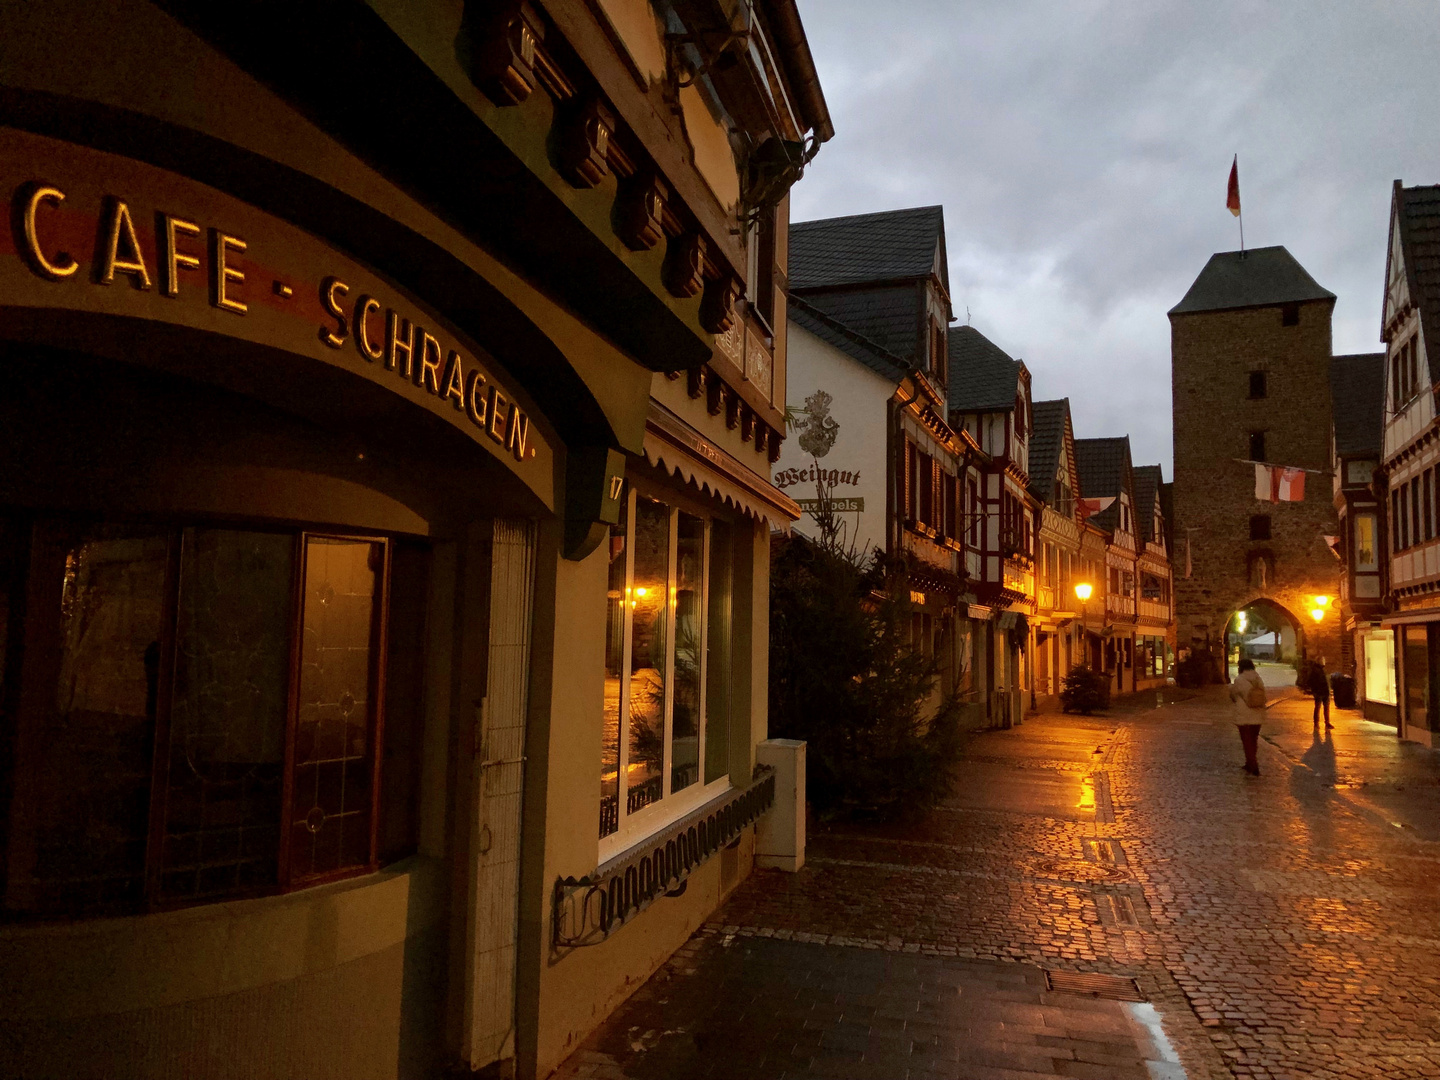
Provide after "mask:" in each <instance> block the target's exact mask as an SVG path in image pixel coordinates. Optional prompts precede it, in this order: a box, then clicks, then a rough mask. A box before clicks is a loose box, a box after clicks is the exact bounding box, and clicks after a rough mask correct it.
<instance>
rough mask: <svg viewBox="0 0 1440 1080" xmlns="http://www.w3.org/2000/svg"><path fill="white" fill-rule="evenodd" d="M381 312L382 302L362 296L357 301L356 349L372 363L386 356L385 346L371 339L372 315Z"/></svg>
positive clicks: (371, 297)
mask: <svg viewBox="0 0 1440 1080" xmlns="http://www.w3.org/2000/svg"><path fill="white" fill-rule="evenodd" d="M379 312H380V301H379V300H376V299H375V298H374V297H373V296H362V297H360V299H359V300H356V301H355V347H356V348H357V349H359V350H360V355H361V356H363V357H364V358H365V359H366V360H369V361H371V362H372V363H373V362H374V361H376V360H379V359H380V358H382V357H383V356H384V355H385V346H384V345H381V344H380V343H378V342H376V341H375V340H374V339H372V338H371V337H370V315H371V314H372V313H375V314H379Z"/></svg>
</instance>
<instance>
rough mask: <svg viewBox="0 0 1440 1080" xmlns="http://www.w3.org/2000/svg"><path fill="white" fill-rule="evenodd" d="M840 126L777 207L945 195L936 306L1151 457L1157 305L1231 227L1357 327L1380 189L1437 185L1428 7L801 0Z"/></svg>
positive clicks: (877, 203)
mask: <svg viewBox="0 0 1440 1080" xmlns="http://www.w3.org/2000/svg"><path fill="white" fill-rule="evenodd" d="M801 13H802V15H803V17H804V19H805V25H806V29H807V32H808V34H809V37H810V44H811V49H812V51H813V52H814V54H815V58H816V63H817V66H818V67H819V70H820V76H821V80H822V83H823V85H824V87H825V92H826V96H827V99H828V100H829V102H830V107H831V112H832V114H833V116H834V119H835V127H836V133H837V134H836V138H835V139H834V141H833V142H831V143H830V144H829V145H828V146H826V147H825V148H824V149H823V151H822V152H821V154H820V156H819V157H818V158H817V159H816V161H815V162H814V163H813V164H812V166H811V168H810V170H809V172H808V173H807V175H806V177H805V179H804V180H803V181H802V182H801V183H800V185H799V186H798V187H797V188H796V190H795V195H794V200H793V207H792V213H793V215H794V217H795V218H796V219H797V220H803V219H805V218H812V217H824V216H830V215H834V214H846V213H863V212H866V211H871V210H883V209H890V208H895V207H902V206H914V205H920V204H924V203H936V202H938V203H942V204H943V205H944V206H945V221H946V229H947V235H948V240H949V250H950V260H951V286H952V290H953V292H954V302H955V310H956V314H957V316H958V317H959V318H960V319H961V320H962V321H963V320H964V318H965V310H966V308H967V307H968V308H969V309H970V312H971V319H972V321H973V322H974V324H975V325H976V326H977V327H978V328H979V329H980V330H981V331H982V332H984V333H985V334H986V335H988V336H990V337H991V338H993V339H994V340H995V341H996V342H997V343H999V344H1001V345H1002V346H1003V347H1004V348H1006V349H1007V350H1008V351H1010V352H1011V353H1012V354H1013V355H1017V356H1022V357H1024V358H1025V360H1026V362H1027V364H1029V366H1030V368H1031V369H1032V371H1034V372H1035V380H1036V381H1035V388H1036V393H1037V394H1038V395H1039V396H1042V397H1052V396H1061V395H1068V396H1069V397H1070V398H1071V401H1072V405H1073V408H1074V411H1075V418H1076V426H1077V433H1078V434H1080V435H1082V436H1098V435H1112V434H1122V433H1126V432H1128V433H1129V434H1130V435H1131V436H1132V442H1133V444H1134V447H1135V454H1136V460H1137V461H1162V462H1164V463H1165V466H1166V474H1167V476H1168V475H1169V462H1170V393H1169V324H1168V322H1167V320H1166V318H1165V311H1166V310H1167V309H1168V308H1169V307H1171V306H1172V305H1173V304H1174V303H1176V302H1177V301H1178V300H1179V298H1180V297H1181V296H1182V295H1183V294H1184V292H1185V289H1186V288H1187V287H1188V286H1189V284H1190V282H1191V281H1192V280H1193V279H1194V277H1195V275H1196V274H1198V273H1199V271H1200V268H1201V267H1202V266H1203V265H1204V263H1205V260H1206V259H1207V258H1208V257H1209V255H1210V254H1211V253H1212V252H1214V251H1222V250H1232V249H1234V248H1235V247H1236V246H1238V240H1239V237H1238V233H1237V230H1236V226H1235V222H1234V219H1233V218H1232V217H1231V216H1230V215H1229V214H1228V213H1226V212H1225V208H1224V199H1225V181H1226V178H1227V176H1228V174H1229V168H1230V157H1231V155H1232V154H1233V153H1236V152H1237V151H1238V153H1239V154H1240V181H1241V195H1242V201H1243V203H1244V207H1245V225H1246V230H1245V240H1246V243H1247V244H1248V245H1249V246H1252V247H1258V246H1261V245H1265V244H1284V245H1285V246H1286V247H1288V248H1289V249H1290V250H1291V252H1292V253H1293V254H1294V255H1295V256H1296V257H1297V258H1298V259H1299V260H1300V261H1301V262H1302V263H1303V264H1304V265H1305V267H1306V268H1307V269H1308V270H1309V271H1310V272H1311V274H1313V275H1314V277H1315V278H1316V280H1318V281H1319V282H1320V283H1321V284H1322V285H1325V286H1326V287H1327V288H1329V289H1331V290H1332V291H1334V292H1335V293H1336V294H1337V295H1338V296H1339V301H1338V303H1337V305H1336V310H1335V350H1336V352H1360V351H1366V350H1371V349H1375V348H1377V347H1378V340H1377V333H1378V324H1379V298H1380V290H1381V280H1380V279H1381V277H1382V275H1383V272H1384V260H1385V230H1386V226H1387V222H1386V214H1387V212H1388V208H1389V198H1390V185H1391V182H1392V181H1393V180H1394V179H1396V178H1397V177H1398V178H1403V179H1404V180H1405V181H1406V182H1407V183H1435V182H1440V140H1437V138H1436V133H1435V124H1434V120H1433V117H1434V115H1435V113H1436V111H1437V109H1436V104H1437V102H1440V65H1437V64H1436V63H1435V61H1434V58H1435V57H1436V56H1437V55H1440V17H1437V9H1436V7H1435V5H1434V3H1433V0H1415V2H1393V3H1392V2H1387V3H1305V4H1302V3H1299V2H1295V3H1273V4H1261V3H1242V2H1226V0H1220V2H1211V3H1205V4H1197V3H1193V2H1188V3H1178V2H1176V3H1141V2H1138V0H1125V2H1117V3H1085V2H1072V0H1061V2H1051V3H1034V2H1031V3H1013V2H1012V3H973V4H972V3H966V4H958V3H922V2H918V0H915V2H903V0H889V2H887V3H875V2H874V0H867V2H863V3H862V2H856V0H809V2H804V0H802V6H801Z"/></svg>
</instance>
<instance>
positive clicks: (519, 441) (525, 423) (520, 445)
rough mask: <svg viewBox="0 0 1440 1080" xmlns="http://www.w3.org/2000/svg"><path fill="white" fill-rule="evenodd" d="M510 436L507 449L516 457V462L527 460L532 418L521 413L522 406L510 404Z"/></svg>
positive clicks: (506, 443)
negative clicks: (526, 445)
mask: <svg viewBox="0 0 1440 1080" xmlns="http://www.w3.org/2000/svg"><path fill="white" fill-rule="evenodd" d="M509 427H510V434H509V435H508V436H507V437H506V439H505V449H506V450H509V451H510V452H511V453H512V454H514V455H515V460H516V461H524V460H525V440H526V439H527V438H528V437H529V435H530V418H529V417H528V416H526V415H525V414H524V413H523V412H521V411H520V406H519V405H516V404H515V403H514V402H511V403H510V421H509Z"/></svg>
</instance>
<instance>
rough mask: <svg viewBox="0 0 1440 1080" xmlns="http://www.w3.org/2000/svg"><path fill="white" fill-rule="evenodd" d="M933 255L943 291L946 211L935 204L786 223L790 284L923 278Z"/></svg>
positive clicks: (826, 284)
mask: <svg viewBox="0 0 1440 1080" xmlns="http://www.w3.org/2000/svg"><path fill="white" fill-rule="evenodd" d="M937 256H938V261H939V268H940V280H941V281H942V282H943V283H944V285H945V291H946V292H947V293H948V292H949V291H950V273H949V268H948V267H947V266H946V265H945V211H944V208H943V207H939V206H917V207H914V208H913V209H910V210H884V211H881V212H880V213H877V214H855V215H852V216H850V217H836V218H824V219H822V220H820V221H797V222H791V224H790V267H789V278H790V287H791V288H792V289H819V288H827V287H833V286H836V285H862V284H866V283H869V282H876V281H894V280H896V279H899V278H923V277H928V276H929V274H930V271H931V270H932V269H933V268H934V267H935V265H936V261H937Z"/></svg>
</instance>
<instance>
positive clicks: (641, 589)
mask: <svg viewBox="0 0 1440 1080" xmlns="http://www.w3.org/2000/svg"><path fill="white" fill-rule="evenodd" d="M649 593H650V590H649V589H647V588H645V586H644V585H637V586H635V595H636V596H638V597H639V598H640V599H641V600H644V599H645V597H646V596H647V595H649Z"/></svg>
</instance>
